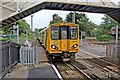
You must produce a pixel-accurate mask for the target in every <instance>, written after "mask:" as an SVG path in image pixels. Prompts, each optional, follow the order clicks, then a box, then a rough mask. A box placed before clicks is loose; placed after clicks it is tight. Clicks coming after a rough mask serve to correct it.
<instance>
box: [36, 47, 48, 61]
mask: <svg viewBox="0 0 120 80" xmlns="http://www.w3.org/2000/svg"><path fill="white" fill-rule="evenodd" d="M37 55H38V61H39V63H43V62H48V58H47V55H46V51H45V49H44V48H43V47H41V46H40V47H37Z"/></svg>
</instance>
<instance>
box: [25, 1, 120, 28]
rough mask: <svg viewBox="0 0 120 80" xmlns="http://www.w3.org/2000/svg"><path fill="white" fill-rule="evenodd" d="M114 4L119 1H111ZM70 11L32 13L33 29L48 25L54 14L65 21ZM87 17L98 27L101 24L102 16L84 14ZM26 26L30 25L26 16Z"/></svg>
mask: <svg viewBox="0 0 120 80" xmlns="http://www.w3.org/2000/svg"><path fill="white" fill-rule="evenodd" d="M112 1H114V2H115V3H117V2H118V1H120V0H112ZM69 12H70V11H58V10H41V11H38V12H36V13H34V14H33V15H34V17H33V27H34V28H33V29H35V28H44V27H46V26H47V25H49V22H50V21H51V20H52V15H53V14H54V13H56V14H58V15H59V16H61V17H62V18H63V19H65V17H66V15H67V14H68V13H69ZM85 14H86V15H87V17H88V18H89V19H90V20H91V21H92V22H94V23H95V24H97V25H99V24H100V23H101V22H102V19H101V18H102V17H103V16H104V14H96V13H85ZM25 20H26V21H27V23H28V24H31V16H28V17H26V18H25Z"/></svg>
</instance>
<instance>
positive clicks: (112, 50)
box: [106, 45, 119, 59]
mask: <svg viewBox="0 0 120 80" xmlns="http://www.w3.org/2000/svg"><path fill="white" fill-rule="evenodd" d="M118 55H119V54H118V45H115V46H107V47H106V57H112V58H116V59H117V58H118Z"/></svg>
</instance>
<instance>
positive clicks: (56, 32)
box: [51, 26, 59, 39]
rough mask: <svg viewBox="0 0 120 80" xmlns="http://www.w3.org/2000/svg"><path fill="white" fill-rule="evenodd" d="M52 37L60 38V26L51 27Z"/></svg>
mask: <svg viewBox="0 0 120 80" xmlns="http://www.w3.org/2000/svg"><path fill="white" fill-rule="evenodd" d="M51 38H52V39H59V27H53V26H52V27H51Z"/></svg>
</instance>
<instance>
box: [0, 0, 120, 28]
mask: <svg viewBox="0 0 120 80" xmlns="http://www.w3.org/2000/svg"><path fill="white" fill-rule="evenodd" d="M42 9H50V10H66V11H79V12H91V13H102V14H107V15H108V16H110V17H111V18H113V19H114V20H115V21H117V22H118V23H120V2H119V3H118V2H117V4H116V3H114V2H112V1H111V0H97V1H96V0H1V1H0V25H1V26H0V27H4V26H8V25H10V24H11V23H13V22H15V21H17V20H20V19H22V18H25V17H26V16H29V15H31V14H33V13H35V12H37V11H40V10H42Z"/></svg>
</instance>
